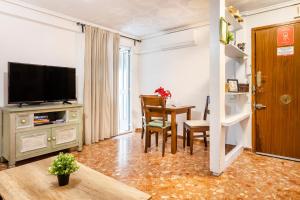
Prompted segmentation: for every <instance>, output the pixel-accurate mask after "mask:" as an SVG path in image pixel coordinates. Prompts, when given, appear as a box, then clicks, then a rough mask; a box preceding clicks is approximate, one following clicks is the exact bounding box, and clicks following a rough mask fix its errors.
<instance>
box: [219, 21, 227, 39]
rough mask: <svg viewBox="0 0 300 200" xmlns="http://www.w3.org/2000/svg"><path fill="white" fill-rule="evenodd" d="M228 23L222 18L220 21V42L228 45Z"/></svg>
mask: <svg viewBox="0 0 300 200" xmlns="http://www.w3.org/2000/svg"><path fill="white" fill-rule="evenodd" d="M227 33H228V23H227V22H226V20H225V19H224V18H223V17H221V19H220V41H221V42H222V43H224V44H227Z"/></svg>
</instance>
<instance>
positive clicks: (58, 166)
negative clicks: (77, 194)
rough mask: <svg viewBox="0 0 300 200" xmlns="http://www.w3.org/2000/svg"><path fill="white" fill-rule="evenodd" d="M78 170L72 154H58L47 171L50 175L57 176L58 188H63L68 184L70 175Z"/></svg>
mask: <svg viewBox="0 0 300 200" xmlns="http://www.w3.org/2000/svg"><path fill="white" fill-rule="evenodd" d="M78 169H79V166H78V165H77V163H76V160H75V157H74V156H73V155H72V154H68V153H66V154H64V153H59V155H58V156H57V158H56V159H55V160H54V161H53V162H52V163H51V166H50V167H49V170H48V171H49V173H50V174H52V175H56V176H57V179H58V185H59V186H64V185H68V184H69V178H70V174H72V173H73V172H76V171H77V170H78Z"/></svg>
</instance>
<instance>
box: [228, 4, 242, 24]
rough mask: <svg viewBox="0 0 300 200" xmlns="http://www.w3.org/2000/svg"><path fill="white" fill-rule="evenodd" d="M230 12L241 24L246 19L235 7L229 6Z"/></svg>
mask: <svg viewBox="0 0 300 200" xmlns="http://www.w3.org/2000/svg"><path fill="white" fill-rule="evenodd" d="M227 9H228V12H229V13H230V14H231V15H232V16H233V17H234V18H235V19H236V20H237V21H238V22H239V23H241V22H244V19H243V18H242V16H241V14H240V11H239V10H238V9H237V8H235V7H234V6H228V8H227Z"/></svg>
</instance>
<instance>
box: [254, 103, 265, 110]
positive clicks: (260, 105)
mask: <svg viewBox="0 0 300 200" xmlns="http://www.w3.org/2000/svg"><path fill="white" fill-rule="evenodd" d="M266 107H267V106H265V105H263V104H261V103H258V104H255V109H257V110H261V109H264V108H266Z"/></svg>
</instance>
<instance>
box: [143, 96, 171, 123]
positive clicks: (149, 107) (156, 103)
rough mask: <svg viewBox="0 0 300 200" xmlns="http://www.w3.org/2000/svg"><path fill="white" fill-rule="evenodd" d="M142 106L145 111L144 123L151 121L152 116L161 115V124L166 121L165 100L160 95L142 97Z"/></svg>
mask: <svg viewBox="0 0 300 200" xmlns="http://www.w3.org/2000/svg"><path fill="white" fill-rule="evenodd" d="M142 99H143V100H142V101H143V108H144V111H145V117H146V123H149V122H150V121H151V118H152V117H161V118H162V121H163V126H165V121H166V101H165V99H164V98H162V97H160V96H154V97H153V96H152V97H149V96H148V97H145V96H144V97H142Z"/></svg>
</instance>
